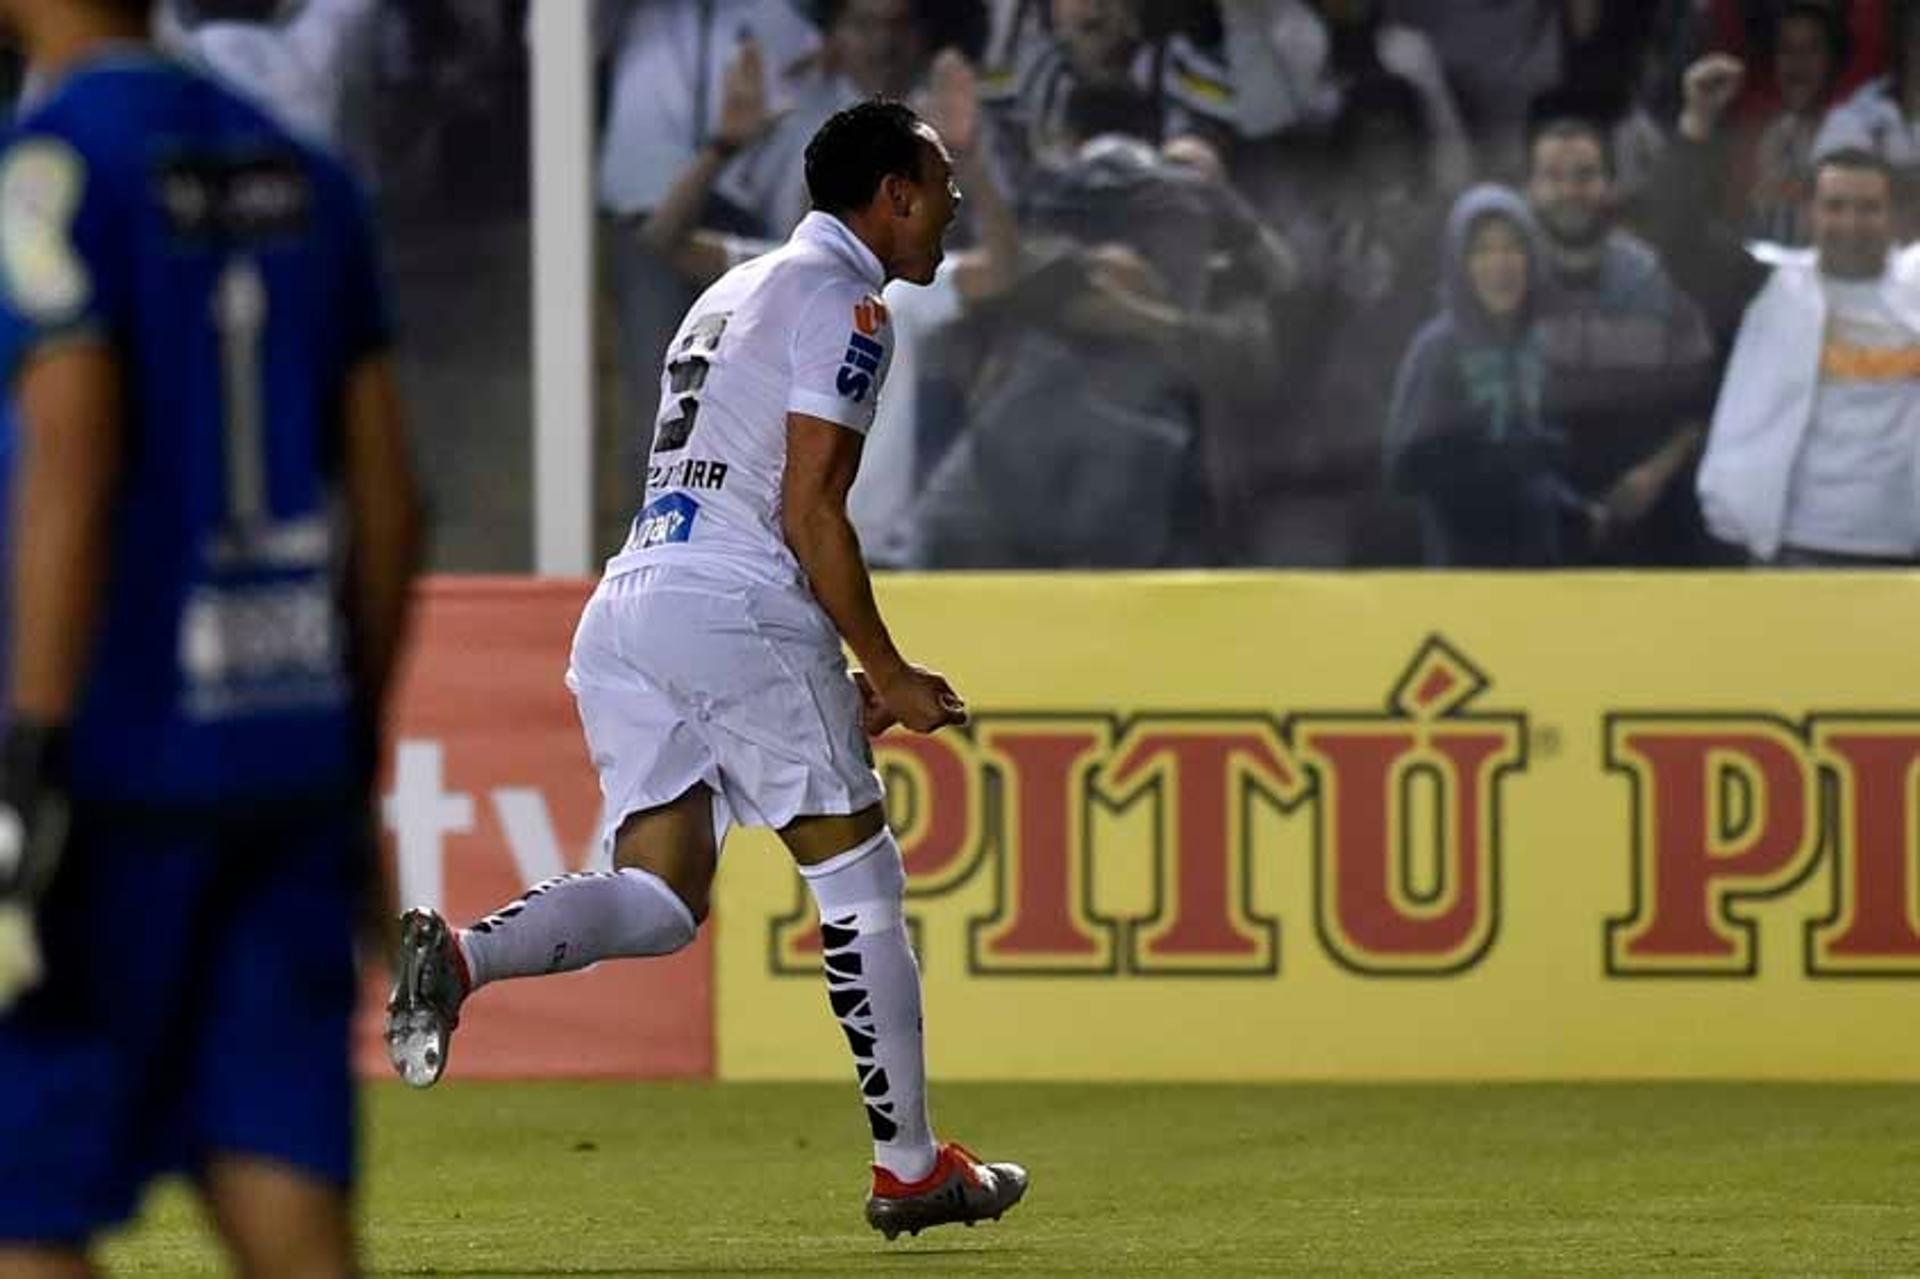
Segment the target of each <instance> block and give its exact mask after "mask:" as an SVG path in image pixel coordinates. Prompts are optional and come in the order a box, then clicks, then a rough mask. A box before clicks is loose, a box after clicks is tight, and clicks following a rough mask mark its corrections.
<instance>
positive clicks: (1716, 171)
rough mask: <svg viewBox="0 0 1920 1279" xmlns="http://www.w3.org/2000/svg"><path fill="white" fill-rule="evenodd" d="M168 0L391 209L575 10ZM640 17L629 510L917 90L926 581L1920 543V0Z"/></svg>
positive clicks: (899, 299) (905, 558) (619, 293)
mask: <svg viewBox="0 0 1920 1279" xmlns="http://www.w3.org/2000/svg"><path fill="white" fill-rule="evenodd" d="M550 2H557V0H550ZM163 8H164V9H165V10H166V12H167V30H168V33H169V34H168V39H169V41H170V43H172V44H173V45H174V46H175V47H176V48H178V49H180V50H181V51H183V52H184V53H185V54H186V55H187V56H193V57H197V58H200V59H202V60H203V61H205V62H207V63H208V64H209V65H211V66H213V67H215V68H216V69H218V70H220V71H222V72H223V73H224V74H228V75H230V76H232V77H233V78H234V79H235V80H236V81H237V82H240V83H242V84H244V85H247V86H250V87H252V88H253V89H254V90H255V91H257V92H258V93H259V94H260V95H261V96H262V98H263V100H266V101H269V102H271V103H274V104H276V106H277V108H278V109H281V110H284V111H286V112H287V113H288V114H289V115H290V116H291V117H293V118H296V119H298V120H300V121H302V122H304V123H306V124H307V125H308V126H309V127H311V128H312V129H313V130H314V131H315V132H317V133H321V134H324V135H326V136H328V137H330V138H332V139H334V140H335V141H336V142H337V143H338V144H339V145H340V146H341V147H342V148H344V149H346V150H347V151H348V152H349V153H350V154H354V155H356V156H360V157H364V163H365V166H366V167H367V169H368V170H369V176H370V177H371V178H373V180H374V181H375V183H376V186H378V187H379V188H380V190H381V192H382V195H383V198H384V199H388V200H399V201H402V202H404V201H405V200H406V199H407V198H408V193H409V192H413V198H414V199H416V200H418V199H421V198H428V197H430V196H431V195H433V194H435V193H444V192H445V191H446V190H448V189H449V187H450V186H451V187H452V188H453V189H455V190H457V189H458V182H457V175H458V173H459V171H460V169H461V167H462V157H463V156H464V155H466V154H467V153H466V152H462V151H461V150H460V149H459V148H458V147H457V146H455V147H454V148H453V149H452V150H451V151H449V150H448V149H447V148H448V144H447V143H446V141H445V139H444V138H441V137H438V136H437V134H438V132H439V131H437V130H436V129H435V128H434V127H431V126H430V124H429V121H430V120H440V119H443V118H444V117H445V114H446V112H445V111H441V112H440V113H438V114H436V113H432V112H423V111H421V110H420V109H419V108H418V106H417V102H418V100H419V99H418V95H419V94H421V93H430V94H431V95H433V98H434V100H435V101H437V102H440V103H442V104H451V107H450V108H449V109H450V110H452V111H453V112H454V114H455V115H456V116H457V115H458V113H459V111H460V110H461V109H465V110H467V111H468V112H469V113H470V114H472V115H476V116H479V117H484V116H485V115H486V113H487V111H488V110H489V109H491V107H492V106H495V105H497V104H494V103H493V102H492V96H497V95H498V94H500V93H502V92H504V90H503V88H502V87H501V86H502V84H503V83H504V81H503V80H501V79H500V78H499V77H500V76H501V75H502V74H504V75H506V76H509V77H513V76H517V77H518V78H519V79H518V83H519V85H520V88H519V89H518V92H519V93H520V95H521V96H522V97H524V74H525V63H524V55H525V51H524V47H523V46H521V45H520V37H521V33H522V32H523V31H524V30H525V21H526V16H527V14H526V10H527V5H526V0H519V2H518V3H510V2H505V0H407V2H406V3H404V4H403V3H397V2H392V0H390V2H388V3H384V4H383V3H381V2H380V0H303V2H297V0H286V2H283V3H269V2H267V0H164V2H163ZM594 16H595V22H596V39H597V42H598V43H597V46H596V47H597V48H598V50H599V51H600V53H601V55H602V73H603V74H602V81H601V85H600V89H601V92H600V99H599V101H600V129H601V132H600V144H599V147H600V149H599V156H598V166H597V167H598V182H599V191H598V194H599V202H600V206H601V209H602V211H603V214H604V221H603V228H602V231H603V234H602V243H601V255H602V260H603V262H604V266H605V277H606V284H607V307H606V309H607V312H608V317H609V323H610V326H617V327H613V332H612V335H611V337H610V346H609V349H610V351H611V352H612V353H613V354H612V357H611V358H612V359H613V361H614V362H615V363H616V364H617V366H618V369H619V376H618V377H617V378H612V379H610V380H609V389H612V390H615V391H616V394H614V395H613V396H611V397H609V398H610V399H612V400H613V401H614V403H615V406H616V412H615V417H616V419H617V421H618V423H619V425H618V428H617V430H616V431H615V432H614V437H613V438H614V440H615V445H616V446H615V447H613V448H611V449H609V450H608V452H607V454H606V456H608V457H609V458H610V459H614V461H613V463H612V464H613V465H616V466H618V467H619V468H620V469H621V471H622V473H623V476H624V477H625V479H626V482H627V484H628V487H627V488H626V490H625V493H626V495H627V496H628V497H631V496H632V495H633V494H635V493H637V490H638V477H639V476H640V475H641V474H642V473H643V470H642V466H641V463H642V461H643V459H644V451H645V449H646V446H647V441H648V439H649V437H650V434H651V428H652V423H653V420H654V413H655V409H656V400H657V388H658V380H659V376H660V357H661V353H662V349H663V348H664V346H665V343H666V342H667V340H668V338H669V337H670V335H671V334H672V332H673V330H674V328H675V326H676V325H677V323H678V321H679V320H680V318H681V316H682V315H683V314H684V312H685V310H686V308H687V306H688V305H689V304H690V303H691V301H692V299H693V297H694V296H695V295H696V294H697V292H698V291H699V290H700V289H701V288H702V287H704V286H705V285H706V284H708V283H710V282H711V281H712V280H714V279H715V278H717V277H718V276H719V275H720V274H721V273H723V272H724V271H725V270H727V269H728V268H729V267H730V266H732V265H734V264H737V263H739V262H742V261H745V260H747V259H748V258H750V257H752V256H753V255H755V254H757V253H761V252H764V251H766V249H767V248H768V247H769V246H771V245H773V244H776V243H778V242H780V241H781V240H783V239H784V238H785V237H786V235H787V234H788V233H789V232H790V231H791V230H792V228H793V227H794V225H795V224H796V223H797V222H798V221H799V220H800V218H801V217H802V216H803V215H804V213H805V212H806V201H805V186H804V181H803V175H802V153H803V150H804V147H805V144H806V141H807V139H808V138H809V137H810V136H811V134H812V132H813V131H814V130H815V129H816V128H817V127H818V126H819V124H820V123H821V122H823V121H824V120H825V119H826V118H827V116H828V115H830V114H831V113H833V112H834V111H835V110H837V109H839V108H840V107H842V106H845V105H847V104H849V103H851V102H853V101H856V100H858V99H860V98H863V97H867V96H871V95H875V94H883V95H888V96H893V97H900V98H904V99H907V100H909V101H911V102H913V103H914V104H915V105H916V106H917V107H918V108H919V109H920V110H921V111H922V113H923V114H925V115H926V116H927V117H928V118H929V119H930V120H931V121H933V122H934V123H935V124H936V125H937V126H938V127H939V128H940V130H941V131H942V133H943V135H944V136H945V138H946V141H947V143H948V146H949V148H950V149H951V150H952V151H953V153H954V157H955V164H956V170H957V173H958V176H959V179H960V182H961V184H962V187H963V188H964V191H965V194H966V204H965V208H964V211H963V218H962V225H961V227H960V228H959V230H958V231H957V233H956V238H955V244H954V245H953V246H952V250H951V251H950V253H949V256H948V260H947V262H946V264H945V265H944V266H943V267H942V269H941V272H940V276H939V278H938V280H937V281H936V282H935V284H934V285H933V286H932V287H930V288H926V289H915V288H912V287H909V286H900V285H896V286H894V287H893V288H892V289H891V290H890V291H889V295H888V302H889V305H890V307H891V308H892V311H893V314H894V317H895V324H896V332H897V339H898V351H897V354H896V358H895V362H894V365H893V370H892V374H891V379H890V381H889V385H888V388H887V391H886V393H885V395H884V397H883V400H882V406H881V418H882V420H881V421H880V422H879V423H878V425H877V426H876V429H875V431H874V433H873V435H872V437H871V439H870V442H869V445H868V450H867V456H866V458H865V462H864V467H863V473H862V477H861V479H860V482H859V484H858V485H857V486H856V489H855V493H854V511H855V518H856V523H857V524H858V525H859V527H860V529H861V533H862V537H863V541H864V543H865V545H866V548H867V551H868V554H869V557H870V558H871V559H873V560H874V561H875V562H876V563H878V564H881V565H884V566H898V567H928V568H946V567H980V568H985V567H1013V568H1049V567H1143V568H1152V567H1165V566H1187V565H1227V566H1233V565H1271V566H1305V567H1372V566H1393V565H1420V564H1430V565H1453V566H1487V567H1501V566H1532V567H1557V566H1581V565H1593V566H1608V565H1634V566H1691V565H1738V564H1747V563H1767V564H1796V565H1801V564H1804V565H1878V564H1911V563H1913V562H1914V561H1915V560H1916V559H1920V458H1917V457H1916V454H1917V453H1920V250H1916V251H1914V252H1913V254H1912V255H1911V256H1910V255H1909V251H1908V250H1907V249H1906V247H1905V246H1906V244H1907V242H1908V241H1909V239H1910V238H1912V236H1913V234H1914V233H1915V232H1916V231H1920V0H1644V2H1642V3H1634V4H1625V3H1609V2H1607V0H600V3H598V4H597V5H596V8H595V14H594ZM476 49H477V50H479V51H480V54H479V56H476V55H475V52H474V51H475V50H476ZM489 69H491V71H489ZM503 69H504V70H503ZM489 74H493V75H494V76H495V78H494V79H491V80H490V79H488V78H487V77H488V75H489ZM395 84H400V85H405V86H409V89H408V92H409V93H411V94H413V95H415V96H413V97H403V98H402V99H401V100H402V101H404V102H405V103H407V104H408V105H406V106H405V107H404V108H403V109H401V110H400V111H399V112H398V115H399V116H400V117H401V118H400V119H399V120H398V121H397V122H396V121H395V119H394V116H395V115H396V112H395V110H394V107H393V103H394V101H395V98H394V96H393V92H394V91H393V86H394V85H395ZM383 85H384V86H386V88H385V90H384V92H385V93H386V95H387V96H386V97H385V99H383V98H382V96H381V95H382V92H383V90H382V86H383ZM28 92H31V86H29V88H28ZM490 95H492V96H490ZM383 100H384V101H385V102H386V103H387V104H388V105H387V108H386V111H385V114H384V121H385V123H384V125H383V114H382V111H381V109H380V105H379V104H380V103H381V102H382V101H383ZM369 104H371V105H369ZM462 104H464V108H463V106H462ZM495 132H496V133H497V130H496V131H495ZM383 138H384V141H383ZM477 145H478V146H479V147H481V148H485V147H486V146H488V145H490V143H489V141H488V139H487V138H486V136H484V134H483V136H482V137H481V138H480V140H479V141H478V144H477ZM492 145H497V142H494V143H492ZM423 155H424V156H425V158H424V159H423V158H422V156H423ZM449 157H451V158H449ZM520 172H521V173H524V169H522V170H520ZM409 174H412V176H411V177H409ZM423 174H424V175H425V176H424V177H423V176H422V175H423ZM427 429H428V430H429V431H432V430H433V429H435V424H434V422H433V420H432V417H431V415H430V416H429V421H428V423H427Z"/></svg>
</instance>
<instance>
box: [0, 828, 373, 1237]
mask: <svg viewBox="0 0 1920 1279" xmlns="http://www.w3.org/2000/svg"><path fill="white" fill-rule="evenodd" d="M358 820H359V819H358V818H357V816H356V815H354V814H352V813H351V812H342V811H340V810H334V811H331V812H330V813H329V814H328V815H327V816H326V817H324V818H322V819H320V820H315V819H314V816H313V814H312V813H311V812H309V813H307V814H306V815H305V816H304V817H303V818H301V819H300V820H297V821H292V820H284V819H283V820H280V821H277V822H271V823H269V822H253V823H249V824H247V825H239V824H228V825H212V824H206V823H194V824H189V823H187V822H185V821H181V820H178V819H174V820H172V821H169V822H167V823H164V824H162V823H156V822H145V823H139V822H132V821H127V820H102V819H97V818H90V817H89V815H88V814H87V813H86V812H84V811H81V812H76V814H75V817H74V826H73V839H72V842H71V844H70V846H69V848H68V851H67V856H66V859H65V861H64V862H63V863H62V865H61V868H60V873H59V875H58V876H57V878H56V879H55V882H54V886H53V889H52V892H51V893H50V894H49V896H48V898H47V901H46V902H45V904H44V907H43V909H42V911H41V914H40V919H41V939H42V945H43V949H44V951H45V955H46V960H47V979H46V981H45V982H44V983H43V984H42V985H41V986H40V987H39V988H38V989H36V990H35V991H33V992H32V993H31V994H29V995H28V996H27V997H26V998H24V999H22V1000H21V1002H20V1003H19V1004H18V1005H17V1006H16V1007H15V1008H14V1009H13V1011H12V1012H11V1013H9V1014H8V1015H7V1016H5V1017H4V1018H0V1240H5V1241H14V1242H31V1243H41V1244H54V1245H79V1244H84V1243H85V1242H86V1241H87V1240H89V1239H90V1238H91V1237H92V1236H93V1235H95V1234H96V1233H98V1232H99V1231H101V1230H102V1229H104V1228H106V1227H109V1226H112V1225H115V1224H117V1223H119V1222H121V1221H124V1220H126V1219H127V1218H128V1217H130V1216H132V1215H133V1213H134V1211H135V1210H136V1209H137V1208H138V1206H139V1201H140V1197H141V1194H142V1192H143V1191H144V1189H145V1188H146V1185H147V1183H148V1182H150V1181H151V1180H152V1179H154V1178H155V1177H156V1176H159V1175H161V1174H164V1173H169V1172H187V1173H197V1172H198V1171H200V1170H201V1169H203V1168H204V1167H205V1166H206V1163H207V1161H208V1160H209V1158H210V1157H213V1156H216V1155H221V1154H236V1155H245V1156H255V1157H262V1158H265V1159H269V1160H273V1161H277V1162H280V1163H283V1164H286V1165H289V1166H291V1167H292V1168H294V1169H296V1170H298V1171H301V1172H304V1173H306V1174H309V1175H311V1176H313V1177H314V1178H316V1179H318V1180H321V1181H324V1182H327V1183H331V1184H333V1185H336V1186H338V1187H340V1188H341V1189H343V1190H344V1189H346V1188H347V1187H349V1186H350V1184H351V1182H352V1178H353V1170H354V1113H353V1081H352V1072H351V1062H350V1050H349V1038H350V1032H351V1022H352V1017H353V1008H354V1000H355V995H356V993H357V979H356V973H355V967H354V953H353V942H354V937H353V933H354V919H355V900H356V892H357V888H358V874H359V871H358V866H357V863H358V861H359V860H360V859H359V855H358V853H357V851H356V850H357V848H358V844H357V842H356V839H355V833H356V831H357V830H358V829H359V827H358V825H357V822H358Z"/></svg>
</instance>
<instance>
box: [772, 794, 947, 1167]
mask: <svg viewBox="0 0 1920 1279" xmlns="http://www.w3.org/2000/svg"><path fill="white" fill-rule="evenodd" d="M800 873H801V875H803V876H805V878H806V881H807V887H808V888H809V889H811V890H812V892H813V900H814V901H815V902H816V903H818V904H819V907H820V937H821V941H822V943H823V944H824V950H825V963H826V973H827V998H828V999H829V1000H831V1001H832V1004H833V1013H834V1016H836V1017H838V1018H839V1019H840V1028H841V1029H842V1030H844V1031H845V1032H846V1035H847V1046H848V1047H849V1048H851V1049H852V1050H853V1061H854V1066H855V1068H856V1069H857V1070H858V1072H859V1076H860V1092H861V1096H862V1098H863V1099H864V1100H865V1101H866V1105H867V1122H868V1125H869V1126H870V1127H871V1128H872V1129H873V1161H874V1162H875V1163H876V1164H879V1165H880V1166H881V1167H882V1168H885V1169H886V1170H887V1171H888V1172H890V1173H892V1174H893V1175H894V1176H896V1177H898V1178H900V1179H901V1180H902V1181H918V1180H920V1179H921V1178H922V1177H925V1176H926V1175H927V1174H928V1173H930V1172H932V1171H933V1164H934V1159H935V1158H936V1155H937V1152H936V1150H935V1149H934V1144H933V1124H932V1122H931V1121H930V1120H929V1119H928V1118H927V1063H926V1053H925V1047H924V1036H923V1032H922V1029H921V1023H920V966H919V964H917V963H916V962H914V958H913V948H912V947H911V946H910V945H908V944H907V922H906V916H905V914H904V913H903V912H902V909H901V904H902V902H903V900H904V899H905V896H906V888H907V874H906V869H905V867H904V866H902V865H901V861H900V846H899V845H898V844H896V843H895V842H894V840H893V832H892V831H889V830H882V831H881V832H880V833H879V834H878V835H875V836H874V837H873V838H872V839H870V840H868V841H867V842H866V843H864V844H861V845H860V846H859V847H858V848H854V849H852V850H850V851H848V852H845V853H842V854H840V855H839V856H838V857H835V858H832V859H831V860H829V861H825V862H822V863H821V864H820V865H818V866H803V867H801V868H800Z"/></svg>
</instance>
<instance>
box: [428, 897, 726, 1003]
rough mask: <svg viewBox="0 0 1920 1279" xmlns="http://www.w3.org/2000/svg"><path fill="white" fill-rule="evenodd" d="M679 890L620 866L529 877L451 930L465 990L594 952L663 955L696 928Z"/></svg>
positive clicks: (549, 969)
mask: <svg viewBox="0 0 1920 1279" xmlns="http://www.w3.org/2000/svg"><path fill="white" fill-rule="evenodd" d="M699 927H700V926H699V924H698V923H697V922H695V920H694V918H693V912H692V911H690V910H688V909H687V905H686V903H685V902H683V901H681V900H680V897H679V894H677V893H675V892H674V891H673V890H672V889H671V888H668V887H667V885H666V881H665V880H663V879H661V878H660V877H659V876H658V875H655V874H654V873H653V872H652V871H646V870H639V869H637V868H633V867H626V868H623V869H620V870H612V871H589V872H585V873H582V874H578V875H561V876H559V877H558V878H556V879H549V880H547V881H546V882H545V883H542V884H536V885H535V886H534V887H532V888H530V889H528V890H527V892H526V894H525V895H524V896H522V897H520V898H519V899H517V900H516V901H514V902H512V903H510V904H508V905H506V906H502V907H501V908H500V909H499V910H497V911H495V912H494V913H493V914H491V915H489V916H487V917H486V918H485V919H483V920H481V921H479V922H478V923H476V924H475V925H474V926H473V927H471V928H463V929H461V930H460V933H459V942H460V950H461V953H462V954H463V955H465V956H466V960H467V974H468V976H469V978H470V979H471V981H472V985H471V987H470V989H471V990H478V989H479V988H480V987H482V986H484V985H486V984H487V983H488V982H490V981H499V980H500V979H501V978H503V977H537V976H540V975H541V974H543V973H569V972H572V971H573V970H574V969H576V968H585V967H586V966H587V965H589V964H593V963H598V962H599V961H600V960H602V959H620V958H624V957H628V956H639V955H671V954H672V953H673V952H674V951H676V950H679V949H680V948H681V947H683V946H685V945H686V944H687V943H688V942H690V941H692V940H693V937H694V934H695V933H696V932H698V931H699Z"/></svg>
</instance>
